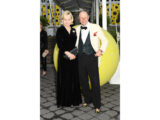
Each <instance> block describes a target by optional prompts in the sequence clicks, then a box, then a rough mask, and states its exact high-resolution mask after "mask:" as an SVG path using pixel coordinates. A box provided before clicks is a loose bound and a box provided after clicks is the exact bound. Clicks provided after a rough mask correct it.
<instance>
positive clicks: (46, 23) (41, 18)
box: [40, 16, 49, 26]
mask: <svg viewBox="0 0 160 120" xmlns="http://www.w3.org/2000/svg"><path fill="white" fill-rule="evenodd" d="M40 21H41V23H42V25H43V26H47V25H49V24H48V20H47V18H46V17H44V16H40Z"/></svg>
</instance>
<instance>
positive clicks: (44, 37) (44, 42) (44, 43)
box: [40, 29, 48, 71]
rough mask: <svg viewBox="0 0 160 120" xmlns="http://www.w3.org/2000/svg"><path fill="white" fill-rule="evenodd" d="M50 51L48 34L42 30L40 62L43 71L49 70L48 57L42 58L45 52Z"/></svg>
mask: <svg viewBox="0 0 160 120" xmlns="http://www.w3.org/2000/svg"><path fill="white" fill-rule="evenodd" d="M46 49H48V37H47V32H46V31H44V30H43V29H42V31H41V32H40V60H41V63H42V69H43V70H44V71H46V70H47V67H46V66H47V64H46V57H42V54H43V52H44V51H45V50H46Z"/></svg>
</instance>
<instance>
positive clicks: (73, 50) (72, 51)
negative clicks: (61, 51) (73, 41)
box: [63, 47, 78, 59]
mask: <svg viewBox="0 0 160 120" xmlns="http://www.w3.org/2000/svg"><path fill="white" fill-rule="evenodd" d="M69 52H70V53H72V54H74V55H75V56H76V55H77V54H78V48H76V47H75V48H73V49H72V50H70V51H69ZM63 57H64V58H65V59H69V57H68V56H67V55H64V56H63Z"/></svg>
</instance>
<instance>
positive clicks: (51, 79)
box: [40, 66, 120, 120]
mask: <svg viewBox="0 0 160 120" xmlns="http://www.w3.org/2000/svg"><path fill="white" fill-rule="evenodd" d="M55 73H56V72H55V70H54V67H53V66H50V67H48V70H47V76H45V77H41V84H40V85H41V86H40V87H41V91H40V94H41V95H40V120H119V119H120V86H119V85H110V84H105V85H104V86H102V87H101V104H102V106H101V112H100V113H98V114H97V113H95V109H94V108H93V104H89V106H88V107H85V108H83V107H81V105H80V106H76V107H64V108H57V106H56V105H55V103H56V98H55V79H56V76H55Z"/></svg>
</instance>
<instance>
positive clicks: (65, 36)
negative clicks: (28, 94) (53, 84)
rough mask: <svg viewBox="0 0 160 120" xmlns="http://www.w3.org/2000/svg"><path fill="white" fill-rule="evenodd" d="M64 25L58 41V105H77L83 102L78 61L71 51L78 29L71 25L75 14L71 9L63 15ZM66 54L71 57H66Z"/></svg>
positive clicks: (57, 35) (57, 34)
mask: <svg viewBox="0 0 160 120" xmlns="http://www.w3.org/2000/svg"><path fill="white" fill-rule="evenodd" d="M62 22H63V25H62V26H61V27H60V28H58V30H57V33H56V42H57V45H58V48H59V55H58V71H57V107H60V106H72V105H73V106H76V105H79V104H80V103H81V102H82V99H81V93H80V85H79V79H78V61H77V58H76V56H75V55H74V54H72V53H71V52H69V51H70V50H72V49H73V48H75V43H76V38H77V37H76V30H75V29H74V28H72V27H71V26H70V25H71V24H72V22H73V16H72V14H71V12H70V11H65V12H64V13H63V15H62ZM64 55H66V56H68V58H69V59H66V58H64Z"/></svg>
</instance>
